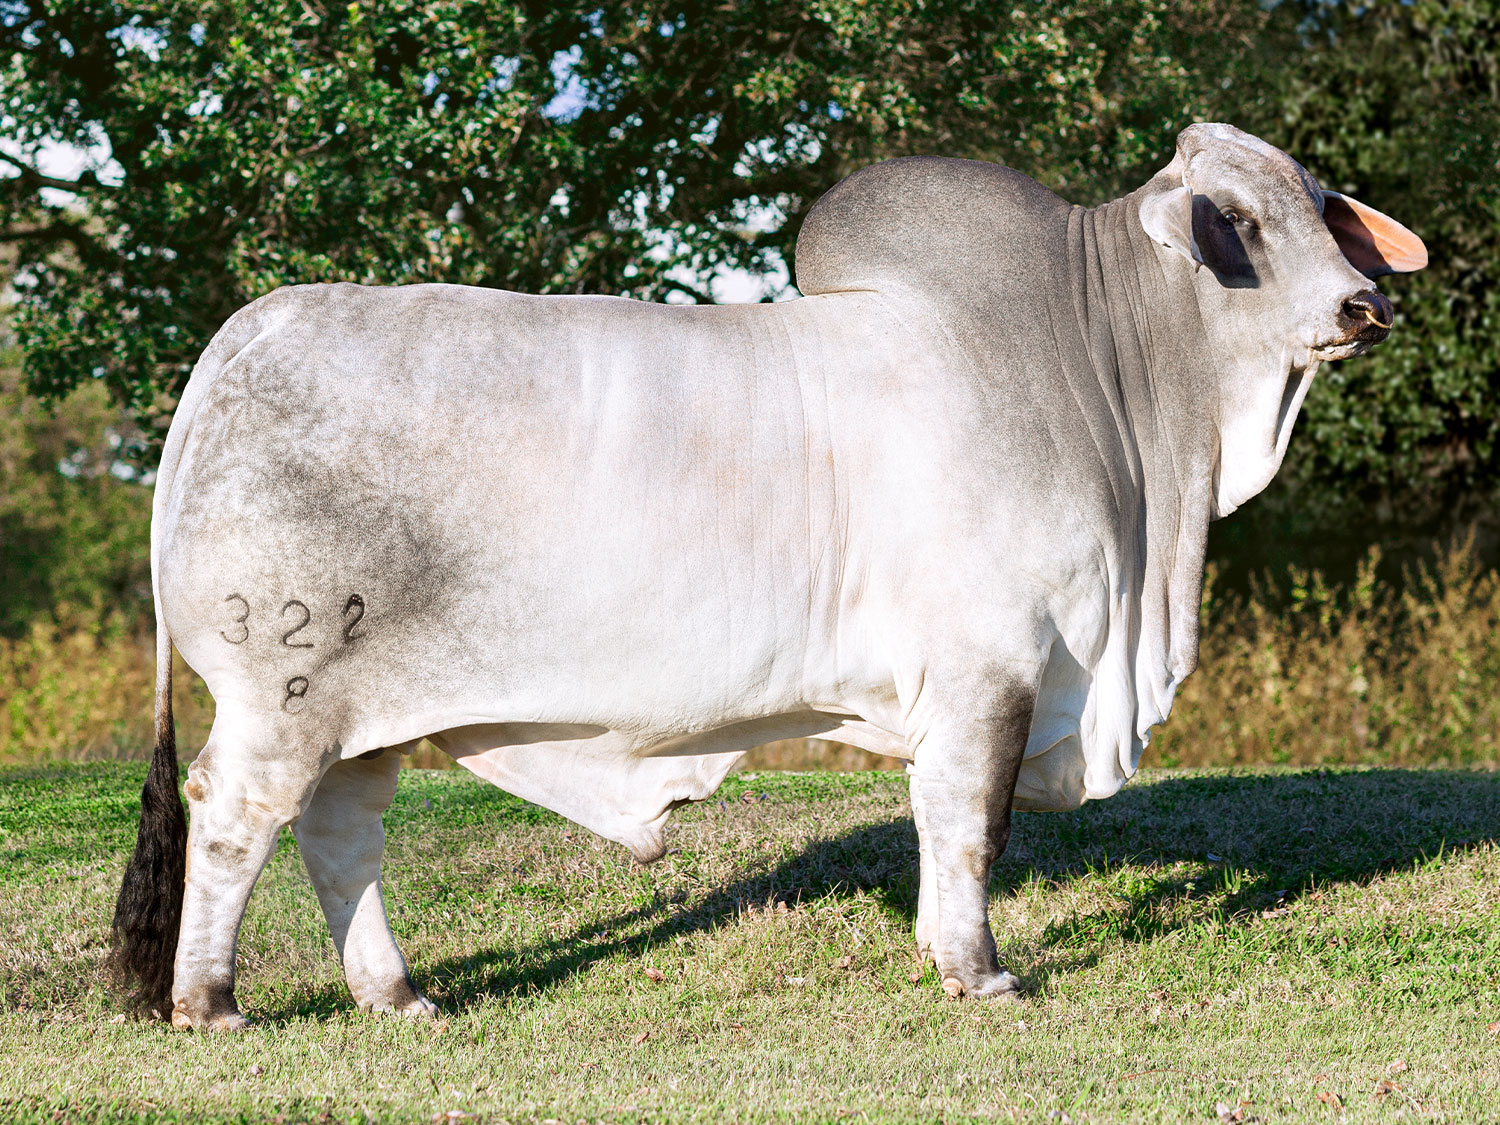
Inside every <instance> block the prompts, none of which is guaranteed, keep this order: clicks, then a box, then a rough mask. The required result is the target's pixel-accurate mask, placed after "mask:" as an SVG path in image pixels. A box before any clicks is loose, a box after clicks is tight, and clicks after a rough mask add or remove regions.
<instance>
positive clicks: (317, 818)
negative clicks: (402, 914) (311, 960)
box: [293, 749, 437, 1016]
mask: <svg viewBox="0 0 1500 1125" xmlns="http://www.w3.org/2000/svg"><path fill="white" fill-rule="evenodd" d="M400 768H401V754H400V753H399V752H398V751H397V750H394V749H392V750H377V751H375V752H374V754H373V755H371V756H369V757H364V758H354V759H351V760H349V761H342V762H335V763H334V764H333V765H332V766H331V767H329V770H328V772H327V773H326V774H324V775H323V780H322V781H321V782H319V784H318V789H317V792H316V793H314V794H313V798H312V801H311V802H310V803H309V804H308V806H307V811H306V812H304V813H303V814H302V816H301V818H299V819H298V821H297V823H296V825H295V826H294V828H293V831H294V832H296V834H297V845H298V847H300V848H301V849H302V858H303V860H304V861H305V862H306V863H307V873H308V874H309V875H310V876H312V882H313V887H314V888H316V890H317V892H318V901H319V902H321V903H322V904H323V916H324V917H325V918H327V919H328V929H329V931H330V932H331V933H332V934H333V944H334V945H335V946H336V947H337V948H338V951H339V957H340V958H341V959H342V960H343V963H344V975H345V976H346V977H347V979H348V981H349V991H350V992H351V993H353V994H354V1002H355V1003H356V1004H358V1005H359V1007H360V1010H361V1011H365V1012H392V1011H394V1012H400V1013H402V1014H404V1015H411V1016H433V1015H436V1014H437V1008H435V1007H434V1006H433V1005H432V1003H431V1002H430V1001H429V1000H428V999H427V998H426V997H425V996H423V995H422V994H421V993H420V992H418V991H417V989H416V986H415V985H414V984H412V980H411V976H410V974H408V972H407V970H406V961H405V959H404V958H403V957H402V956H401V951H400V950H399V949H397V948H396V942H395V939H394V938H393V937H391V931H390V927H389V926H388V925H387V923H386V917H385V902H384V900H383V898H382V897H381V890H380V860H381V856H382V855H383V853H384V851H385V826H384V825H383V824H382V823H381V819H380V818H381V814H383V813H384V812H385V810H386V809H387V808H388V807H389V806H390V803H391V798H392V797H394V796H395V794H396V775H397V773H398V772H399V770H400Z"/></svg>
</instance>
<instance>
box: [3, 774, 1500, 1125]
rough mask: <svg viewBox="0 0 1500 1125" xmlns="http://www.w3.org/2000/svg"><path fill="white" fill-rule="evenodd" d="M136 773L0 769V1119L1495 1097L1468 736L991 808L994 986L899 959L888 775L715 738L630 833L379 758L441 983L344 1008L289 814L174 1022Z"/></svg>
mask: <svg viewBox="0 0 1500 1125" xmlns="http://www.w3.org/2000/svg"><path fill="white" fill-rule="evenodd" d="M142 773H143V769H142V767H140V766H138V765H134V764H129V763H123V764H122V763H100V764H91V765H83V766H48V767H45V768H34V769H27V770H11V771H8V772H4V773H0V1058H3V1059H4V1060H5V1065H4V1066H0V1120H6V1121H11V1120H16V1121H39V1122H41V1121H44V1122H53V1121H69V1120H76V1121H84V1120H111V1121H112V1120H122V1121H136V1120H139V1121H147V1120H162V1119H165V1120H180V1121H194V1122H197V1121H241V1120H243V1121H262V1120H284V1121H351V1120H364V1119H372V1120H382V1121H385V1120H392V1121H429V1120H432V1119H433V1117H434V1115H438V1114H449V1113H450V1111H451V1112H453V1113H455V1114H456V1113H459V1112H462V1113H468V1114H473V1115H476V1118H477V1119H479V1120H520V1121H546V1120H548V1119H551V1120H554V1121H558V1122H568V1123H570V1125H571V1123H575V1122H578V1121H581V1120H582V1121H589V1122H593V1121H599V1120H603V1121H610V1122H614V1121H630V1122H634V1121H638V1120H650V1121H655V1120H673V1121H677V1120H698V1121H722V1120H730V1119H738V1120H792V1119H796V1120H827V1121H832V1120H835V1119H838V1118H841V1117H845V1116H849V1117H851V1118H858V1119H860V1120H883V1121H895V1120H913V1121H938V1120H946V1121H959V1120H970V1119H978V1120H988V1119H999V1120H1012V1119H1014V1120H1023V1121H1063V1120H1072V1121H1075V1122H1077V1121H1153V1120H1161V1121H1180V1120H1200V1121H1215V1120H1218V1118H1217V1117H1216V1116H1215V1107H1216V1105H1217V1104H1218V1103H1224V1104H1225V1105H1226V1106H1227V1107H1229V1109H1230V1110H1232V1111H1236V1112H1240V1113H1241V1114H1242V1115H1243V1117H1244V1118H1245V1119H1248V1118H1250V1117H1252V1116H1253V1117H1255V1118H1257V1119H1259V1120H1262V1121H1299V1120H1309V1121H1335V1120H1336V1121H1341V1122H1355V1121H1387V1120H1395V1119H1397V1118H1401V1119H1403V1120H1419V1119H1420V1120H1426V1119H1434V1120H1447V1121H1496V1120H1500V1036H1497V1034H1496V1031H1495V1030H1492V1028H1493V1027H1494V1025H1495V1023H1496V1021H1500V983H1497V978H1500V851H1497V847H1496V843H1495V841H1496V837H1497V831H1500V776H1497V775H1494V774H1486V773H1464V772H1435V771H1434V772H1408V771H1400V770H1382V769H1373V770H1330V771H1277V772H1239V773H1236V774H1233V775H1231V774H1227V773H1223V772H1212V773H1204V772H1193V773H1188V772H1165V771H1157V772H1148V773H1146V774H1145V775H1143V778H1142V779H1141V781H1138V782H1136V783H1134V784H1132V785H1131V786H1129V787H1128V788H1127V789H1126V790H1125V791H1124V792H1122V793H1121V794H1120V795H1119V796H1117V797H1115V798H1113V799H1111V800H1109V801H1106V802H1101V803H1099V804H1097V805H1091V806H1086V807H1085V808H1084V809H1083V810H1082V811H1080V812H1077V813H1068V814H1031V815H1024V814H1023V815H1020V816H1019V817H1018V825H1017V831H1016V833H1015V836H1014V839H1013V842H1012V845H1011V849H1010V851H1009V853H1008V854H1007V855H1006V857H1005V859H1004V860H1003V861H1002V863H1001V864H1000V865H999V866H998V868H997V871H996V883H995V889H996V902H995V906H994V910H993V918H994V922H995V929H996V934H997V937H998V939H999V942H1000V945H1001V950H1002V959H1003V960H1004V961H1005V962H1006V963H1007V965H1008V966H1009V967H1010V968H1011V969H1012V970H1013V971H1015V972H1016V973H1018V974H1019V975H1020V976H1021V978H1022V979H1023V981H1025V983H1026V985H1027V986H1028V989H1029V993H1030V994H1029V997H1028V999H1027V1000H1025V1001H1024V1002H1023V1003H1021V1004H1019V1005H1017V1004H983V1003H976V1002H973V1001H960V1002H953V1001H950V1000H948V999H946V998H945V997H944V996H943V994H942V992H941V990H940V989H939V987H938V981H937V980H936V979H935V977H934V974H933V972H932V971H931V970H930V969H929V970H927V971H925V972H923V973H919V972H918V970H917V966H916V965H915V963H914V960H913V954H912V948H913V946H912V940H911V936H910V932H911V925H912V913H913V910H914V906H915V895H916V878H915V870H916V839H915V835H914V832H913V830H912V827H911V821H910V814H909V808H908V806H907V802H906V796H905V789H904V786H903V784H902V780H903V779H902V778H901V777H900V775H888V774H856V775H831V774H829V775H760V776H750V775H740V776H736V777H732V778H731V779H730V781H729V782H728V783H727V784H726V785H725V787H724V788H723V790H722V791H721V793H720V795H719V797H720V798H722V799H719V798H716V799H714V800H713V801H710V802H708V803H706V804H704V805H702V806H698V807H694V808H690V809H683V810H681V811H680V812H679V813H678V814H676V818H675V820H674V824H673V827H672V828H671V829H669V841H670V844H671V846H672V849H673V850H672V851H671V852H670V853H669V854H668V856H667V857H666V858H665V859H664V860H663V861H662V862H661V863H660V864H658V865H657V866H655V867H653V868H650V869H641V868H638V867H635V866H633V865H632V864H631V862H630V861H629V859H628V857H627V856H626V854H625V853H624V852H623V850H621V849H618V848H616V847H614V846H613V845H610V844H606V843H603V842H602V841H599V840H597V839H595V838H594V837H592V836H590V835H589V834H588V833H587V832H585V831H583V830H582V829H578V828H575V827H573V826H571V825H569V824H567V823H566V822H564V821H562V820H560V819H559V818H557V817H554V816H552V815H550V814H548V813H545V812H542V811H540V810H537V809H535V808H534V807H532V806H529V805H526V804H524V803H523V802H521V801H518V800H516V799H515V798H512V797H509V796H507V795H505V794H503V793H501V792H499V791H497V790H494V789H491V788H488V787H485V786H483V785H481V784H480V783H478V782H476V781H474V780H473V779H471V778H469V777H468V776H467V775H466V774H462V773H457V772H449V773H427V772H422V771H408V772H406V773H405V774H404V775H403V777H402V779H401V787H400V791H399V793H398V795H397V799H396V804H395V805H394V806H393V808H392V810H391V812H390V813H389V814H388V817H387V824H388V826H389V829H390V843H389V851H388V858H387V865H386V872H387V896H388V900H389V904H390V908H391V916H392V925H393V927H394V929H395V930H396V932H397V935H398V938H399V939H400V941H401V943H402V945H403V947H404V949H405V950H406V953H407V955H408V957H409V958H410V960H411V962H412V968H413V972H414V974H415V976H416V978H417V980H418V981H419V983H420V984H421V985H422V987H423V988H424V989H425V990H426V991H427V993H428V995H429V996H431V997H432V998H433V1000H435V1001H436V1002H437V1003H438V1004H439V1006H440V1007H441V1008H442V1011H443V1018H442V1019H441V1020H439V1021H437V1022H435V1023H430V1024H426V1023H422V1024H419V1023H409V1022H406V1021H402V1020H399V1019H394V1018H390V1017H372V1016H361V1015H360V1014H359V1013H358V1012H356V1011H354V1010H353V1006H352V1003H351V1001H350V999H349V996H348V993H347V992H346V990H345V988H344V985H343V981H342V976H341V973H340V971H339V967H338V964H337V960H336V957H335V956H334V952H333V948H332V944H331V942H330V941H329V938H328V934H327V930H326V928H325V927H324V924H323V921H322V918H321V915H320V914H319V912H318V909H317V905H316V901H315V900H314V898H313V895H312V892H311V889H310V887H309V886H308V883H307V880H306V877H305V875H304V873H303V871H302V868H301V863H300V860H299V858H298V857H297V855H296V847H295V844H294V843H293V842H292V841H291V839H290V837H289V836H288V837H287V838H286V840H285V841H284V843H283V846H282V848H281V850H280V851H279V852H278V853H277V855H276V857H275V859H274V860H273V861H272V863H271V864H270V866H269V867H268V869H267V871H266V873H265V875H264V877H263V878H262V881H261V884H260V886H259V889H258V890H257V892H256V896H255V899H254V901H253V902H252V904H251V909H250V914H249V917H248V918H247V920H246V923H245V928H244V931H243V935H242V939H241V946H240V949H241V968H240V991H239V997H240V1002H241V1005H242V1007H243V1008H244V1009H245V1011H246V1012H247V1014H248V1015H250V1016H251V1017H252V1018H253V1019H254V1020H255V1021H256V1023H257V1026H256V1027H255V1029H253V1030H252V1031H250V1032H248V1033H245V1034H242V1035H238V1036H204V1035H195V1034H179V1033H174V1032H172V1031H170V1030H168V1029H167V1028H166V1027H165V1026H163V1025H161V1024H155V1023H135V1022H116V1018H117V1016H116V1013H117V1012H118V1010H119V1009H118V1006H117V1001H116V999H115V998H114V997H112V996H111V995H110V994H109V992H108V991H107V990H106V988H105V985H104V980H103V974H102V966H103V961H104V955H105V951H106V924H107V921H108V917H109V913H110V909H111V905H112V902H113V894H114V890H115V883H116V879H117V876H118V872H119V870H120V868H121V866H122V865H123V862H124V859H125V855H126V851H127V849H128V847H129V845H130V844H131V842H132V840H133V832H134V815H135V810H134V792H135V790H136V788H137V787H138V786H139V784H140V781H141V778H142ZM647 970H652V971H653V972H652V973H650V974H648V972H647ZM656 974H660V979H659V980H657V979H653V977H654V976H655V975H656ZM914 977H915V978H916V979H913V978H914ZM1398 1060H1399V1065H1398ZM1382 1081H1385V1082H1387V1083H1388V1084H1390V1085H1388V1086H1386V1087H1384V1088H1382V1087H1380V1086H1378V1084H1379V1083H1381V1082H1382ZM1396 1087H1399V1088H1396ZM1382 1090H1384V1092H1382ZM1320 1095H1323V1096H1324V1097H1322V1098H1320ZM1335 1097H1336V1098H1337V1100H1338V1103H1340V1104H1341V1105H1342V1106H1343V1108H1342V1109H1336V1108H1334V1107H1333V1106H1332V1105H1331V1104H1330V1101H1329V1100H1328V1099H1332V1098H1335ZM1242 1103H1247V1104H1243V1105H1242ZM445 1120H452V1121H459V1120H471V1119H470V1118H460V1117H457V1116H453V1117H449V1118H445Z"/></svg>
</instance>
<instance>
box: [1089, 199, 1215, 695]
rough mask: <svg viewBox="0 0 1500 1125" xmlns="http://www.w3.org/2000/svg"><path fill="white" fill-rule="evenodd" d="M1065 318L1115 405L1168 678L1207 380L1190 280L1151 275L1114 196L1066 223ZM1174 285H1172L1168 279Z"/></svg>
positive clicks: (1190, 652)
mask: <svg viewBox="0 0 1500 1125" xmlns="http://www.w3.org/2000/svg"><path fill="white" fill-rule="evenodd" d="M1068 240H1069V247H1068V249H1069V253H1068V254H1067V255H1066V260H1067V261H1068V262H1069V263H1070V265H1071V268H1072V269H1073V271H1074V274H1073V277H1072V278H1071V282H1072V286H1071V287H1072V294H1073V310H1072V311H1073V313H1074V315H1075V316H1076V317H1077V323H1078V326H1079V329H1080V331H1081V332H1082V334H1083V338H1084V341H1085V344H1086V347H1087V349H1088V352H1089V355H1090V359H1091V361H1092V366H1093V368H1094V371H1095V373H1096V374H1097V377H1098V379H1099V383H1100V391H1101V393H1103V394H1104V395H1106V396H1108V397H1109V398H1111V399H1112V400H1113V401H1114V402H1115V403H1116V404H1117V405H1116V408H1117V409H1118V411H1119V412H1120V416H1121V417H1122V418H1123V419H1124V421H1125V425H1124V426H1123V427H1122V430H1123V433H1124V441H1125V443H1126V452H1127V456H1130V457H1131V458H1132V460H1133V462H1134V466H1135V472H1136V473H1137V474H1138V483H1139V500H1140V505H1141V509H1140V511H1139V512H1138V513H1136V517H1137V519H1136V524H1137V528H1138V531H1137V534H1138V535H1139V536H1140V540H1141V542H1142V544H1143V546H1144V551H1143V555H1144V562H1145V581H1146V587H1147V588H1146V591H1145V594H1146V597H1147V598H1148V599H1150V600H1155V599H1157V598H1161V599H1163V601H1164V604H1163V605H1162V606H1161V609H1162V610H1163V611H1164V613H1163V614H1162V615H1161V616H1158V617H1156V620H1164V621H1166V622H1167V623H1168V625H1167V635H1166V636H1163V637H1160V638H1154V640H1156V641H1157V642H1158V643H1160V645H1161V646H1162V648H1161V651H1160V657H1161V658H1162V659H1163V660H1164V661H1165V662H1166V664H1167V667H1168V669H1169V670H1170V671H1171V672H1172V674H1173V675H1174V676H1175V678H1177V679H1181V678H1182V677H1183V676H1185V675H1186V674H1187V673H1188V672H1190V671H1192V669H1193V668H1194V667H1195V666H1196V664H1197V659H1198V657H1197V653H1198V613H1199V599H1200V595H1201V590H1202V581H1203V558H1204V551H1205V545H1206V541H1207V535H1208V523H1209V520H1210V518H1211V513H1212V496H1213V489H1214V476H1215V473H1216V471H1217V466H1218V462H1219V432H1218V423H1217V405H1218V403H1217V379H1216V377H1215V372H1214V369H1213V360H1212V356H1211V354H1210V349H1209V348H1208V346H1207V334H1206V330H1205V327H1204V324H1203V321H1202V318H1201V316H1200V313H1199V306H1198V300H1197V296H1196V293H1195V291H1194V288H1193V284H1192V279H1191V276H1190V271H1189V270H1188V269H1184V270H1182V271H1173V272H1170V273H1169V272H1168V271H1166V270H1164V269H1163V268H1162V263H1161V261H1160V259H1159V256H1158V254H1157V251H1156V248H1155V246H1154V245H1153V244H1152V243H1151V241H1150V239H1149V238H1148V237H1147V236H1146V233H1145V231H1144V230H1143V229H1142V227H1141V224H1140V221H1139V204H1138V201H1137V200H1136V198H1135V197H1134V196H1125V197H1124V198H1122V199H1117V200H1114V201H1113V202H1111V203H1107V204H1105V205H1104V206H1102V207H1099V208H1095V209H1092V210H1087V209H1084V208H1074V209H1073V211H1072V212H1071V214H1070V216H1069V221H1068ZM1179 272H1180V273H1181V274H1182V275H1183V276H1177V274H1178V273H1179Z"/></svg>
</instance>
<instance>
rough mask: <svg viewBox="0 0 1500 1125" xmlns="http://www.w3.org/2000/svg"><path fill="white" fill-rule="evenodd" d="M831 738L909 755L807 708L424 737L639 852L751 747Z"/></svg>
mask: <svg viewBox="0 0 1500 1125" xmlns="http://www.w3.org/2000/svg"><path fill="white" fill-rule="evenodd" d="M819 736H823V737H830V738H835V739H838V740H839V741H843V742H848V743H850V744H851V745H856V746H860V747H862V748H864V749H867V750H870V751H872V752H874V753H882V754H889V755H892V756H896V757H909V756H910V754H909V751H908V750H907V748H906V743H905V741H904V740H903V739H901V738H900V737H898V736H896V735H894V734H891V733H889V732H887V731H883V730H881V729H880V728H878V727H876V726H874V725H872V724H870V723H866V722H863V721H861V720H859V719H856V718H853V717H852V716H847V715H839V714H835V713H831V712H827V711H819V710H814V709H806V710H800V711H793V712H786V713H783V714H778V715H768V716H765V717H762V718H759V719H752V720H744V721H741V722H737V723H731V724H726V725H724V726H719V727H712V728H709V729H704V730H699V731H692V732H684V731H671V730H665V729H664V730H656V731H645V732H642V731H622V730H610V729H608V728H603V727H597V726H581V725H565V724H546V723H481V724H474V725H471V726H464V727H458V728H453V729H450V730H444V731H437V732H433V733H431V734H429V736H428V737H429V738H430V739H431V741H432V742H433V743H434V744H435V745H436V746H438V747H439V748H440V749H442V750H443V751H444V752H446V753H448V754H449V755H451V756H452V757H453V758H454V760H455V761H457V762H458V763H459V764H460V765H462V766H464V767H465V768H466V769H468V770H470V771H471V772H473V773H474V774H475V775H477V776H479V777H481V778H483V779H485V780H486V781H488V782H490V783H492V784H494V785H496V786H498V787H500V788H501V789H504V790H506V791H507V792H509V793H514V794H515V795H516V796H518V797H522V798H524V799H526V800H528V801H531V802H533V803H535V804H538V805H541V806H542V807H544V808H548V809H551V810H552V811H554V812H557V813H560V814H562V815H563V816H566V817H568V818H569V819H570V820H573V821H575V822H576V823H578V824H581V825H583V826H584V827H585V828H588V829H589V830H591V831H593V832H597V833H598V834H599V835H601V836H603V837H605V838H606V839H610V840H614V841H616V842H618V843H620V844H623V845H625V846H626V847H627V848H629V849H630V851H631V853H632V854H633V855H634V856H635V857H636V859H637V860H639V861H641V862H642V863H647V862H650V861H651V860H653V859H656V858H658V857H659V856H660V855H661V854H662V849H663V847H664V844H663V840H662V830H663V828H664V826H665V824H666V820H667V816H668V814H670V812H671V811H672V810H673V809H674V808H676V807H678V806H679V805H682V804H684V803H686V802H688V801H701V800H703V799H705V798H706V797H708V796H709V795H711V794H712V793H713V791H714V790H715V789H717V788H718V786H719V783H720V782H721V781H722V780H723V779H724V777H725V775H726V774H728V773H729V771H730V770H731V769H733V768H734V766H735V764H736V763H737V762H738V761H739V760H740V758H741V757H742V756H743V755H744V752H745V751H746V750H748V749H750V748H751V747H753V746H758V745H760V744H762V743H765V742H770V741H775V740H777V739H782V738H812V737H819Z"/></svg>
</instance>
